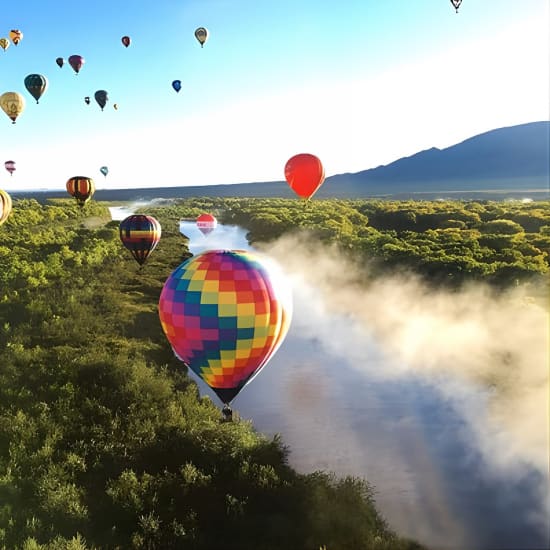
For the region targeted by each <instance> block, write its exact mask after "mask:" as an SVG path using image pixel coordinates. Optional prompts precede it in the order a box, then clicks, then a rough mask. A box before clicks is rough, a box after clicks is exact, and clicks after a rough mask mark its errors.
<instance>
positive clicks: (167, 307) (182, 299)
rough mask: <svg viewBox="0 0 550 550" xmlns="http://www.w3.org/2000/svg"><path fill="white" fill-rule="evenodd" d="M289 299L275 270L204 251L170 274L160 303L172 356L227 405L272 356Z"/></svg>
mask: <svg viewBox="0 0 550 550" xmlns="http://www.w3.org/2000/svg"><path fill="white" fill-rule="evenodd" d="M291 316H292V299H291V295H290V290H289V288H288V286H287V285H286V281H285V278H284V277H283V276H282V274H281V273H280V271H279V269H278V268H277V266H276V265H274V264H273V263H271V261H270V260H268V259H266V258H263V257H261V256H259V255H257V254H252V253H250V252H245V251H242V250H209V251H206V252H203V253H201V254H198V255H196V256H193V257H192V258H190V259H188V260H186V261H185V262H183V263H182V264H181V265H180V266H179V267H177V268H176V269H175V271H173V272H172V274H171V275H170V276H169V277H168V279H167V280H166V282H165V283H164V287H163V289H162V292H161V294H160V300H159V317H160V322H161V325H162V329H163V330H164V333H165V334H166V337H167V339H168V341H169V342H170V344H171V345H172V349H173V351H174V354H175V355H176V356H177V357H178V358H179V359H180V360H181V361H183V362H184V363H185V364H186V365H187V366H188V367H189V368H190V369H191V370H192V371H193V372H194V373H195V374H197V376H199V377H200V378H201V379H202V380H204V382H206V384H208V386H210V388H212V390H213V391H214V392H215V393H216V395H218V397H219V398H220V399H221V401H222V402H223V403H225V404H226V405H227V404H229V403H230V402H231V401H232V400H233V399H234V398H235V396H236V395H237V394H238V393H239V392H240V391H241V390H242V388H243V387H244V386H245V385H246V384H248V383H249V382H250V381H251V380H252V379H253V378H254V377H255V376H256V375H257V374H258V373H259V372H260V371H261V369H262V368H263V367H265V366H266V364H267V363H268V361H269V360H270V359H271V357H272V356H273V354H274V353H275V352H276V351H277V349H278V348H279V346H280V345H281V343H282V341H283V340H284V338H285V336H286V333H287V331H288V328H289V325H290V319H291Z"/></svg>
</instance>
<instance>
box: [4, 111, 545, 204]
mask: <svg viewBox="0 0 550 550" xmlns="http://www.w3.org/2000/svg"><path fill="white" fill-rule="evenodd" d="M549 151H550V121H541V122H531V123H528V124H520V125H517V126H509V127H506V128H498V129H496V130H491V131H489V132H485V133H483V134H479V135H477V136H474V137H471V138H469V139H467V140H465V141H463V142H461V143H458V144H456V145H452V146H451V147H447V148H445V149H437V148H435V147H432V148H431V149H427V150H425V151H420V152H419V153H416V154H414V155H412V156H410V157H405V158H401V159H399V160H396V161H395V162H392V163H390V164H387V165H385V166H378V167H377V168H372V169H369V170H363V171H361V172H356V173H348V174H338V175H335V176H331V177H328V178H327V179H326V181H325V183H324V184H323V185H322V186H321V188H320V189H319V191H317V193H316V195H315V197H316V198H364V197H376V196H378V197H380V196H383V197H392V198H409V197H412V198H426V199H429V198H438V197H441V196H446V197H452V198H487V199H502V198H506V197H514V196H517V197H524V196H525V195H526V193H528V194H529V196H531V197H532V198H539V199H548V198H550V152H549ZM10 194H11V195H12V196H13V197H14V198H17V197H18V196H26V197H28V196H33V197H34V198H37V199H38V200H44V199H46V198H49V197H66V196H67V194H66V193H65V192H64V191H50V192H37V191H34V192H27V193H23V192H19V193H18V192H13V193H10ZM199 196H209V197H295V196H296V195H294V193H293V192H292V190H290V188H289V187H288V185H286V182H284V181H275V182H256V183H240V184H231V185H208V186H190V187H152V188H147V189H100V190H98V191H97V192H96V194H95V197H94V198H96V199H97V200H103V201H133V200H151V199H154V198H184V197H199Z"/></svg>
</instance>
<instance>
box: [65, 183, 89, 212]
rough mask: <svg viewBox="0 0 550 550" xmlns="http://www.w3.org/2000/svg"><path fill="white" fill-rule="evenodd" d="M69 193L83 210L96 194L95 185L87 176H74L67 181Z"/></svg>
mask: <svg viewBox="0 0 550 550" xmlns="http://www.w3.org/2000/svg"><path fill="white" fill-rule="evenodd" d="M66 187H67V192H68V193H69V195H71V196H73V197H74V198H75V199H76V202H77V203H78V206H80V208H82V207H83V206H84V205H85V204H86V203H87V202H88V201H89V200H90V199H91V198H92V195H93V194H94V193H95V183H94V180H93V179H92V178H87V177H85V176H73V177H72V178H69V179H68V180H67V184H66Z"/></svg>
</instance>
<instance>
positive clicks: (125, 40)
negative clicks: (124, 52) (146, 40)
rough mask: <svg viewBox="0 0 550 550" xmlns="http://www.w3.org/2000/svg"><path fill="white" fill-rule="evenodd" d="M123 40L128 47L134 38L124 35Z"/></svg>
mask: <svg viewBox="0 0 550 550" xmlns="http://www.w3.org/2000/svg"><path fill="white" fill-rule="evenodd" d="M121 41H122V43H123V44H124V46H125V47H126V48H127V47H128V46H129V45H130V44H131V42H132V40H131V39H130V37H129V36H123V37H122V38H121Z"/></svg>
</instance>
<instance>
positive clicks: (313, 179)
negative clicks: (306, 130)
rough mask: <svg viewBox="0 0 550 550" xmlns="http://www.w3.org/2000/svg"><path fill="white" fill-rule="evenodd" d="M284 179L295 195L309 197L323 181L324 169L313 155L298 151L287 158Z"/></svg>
mask: <svg viewBox="0 0 550 550" xmlns="http://www.w3.org/2000/svg"><path fill="white" fill-rule="evenodd" d="M285 179H286V181H287V182H288V185H289V186H290V188H291V189H292V190H293V191H294V192H295V193H296V194H297V195H299V196H300V197H302V198H303V199H310V198H311V197H312V196H313V194H314V193H315V192H316V191H317V189H319V187H321V185H322V184H323V182H324V181H325V169H324V168H323V165H322V163H321V161H320V160H319V159H318V158H317V157H316V156H315V155H310V154H309V153H300V154H299V155H294V156H293V157H292V158H290V159H288V161H287V163H286V165H285Z"/></svg>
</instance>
